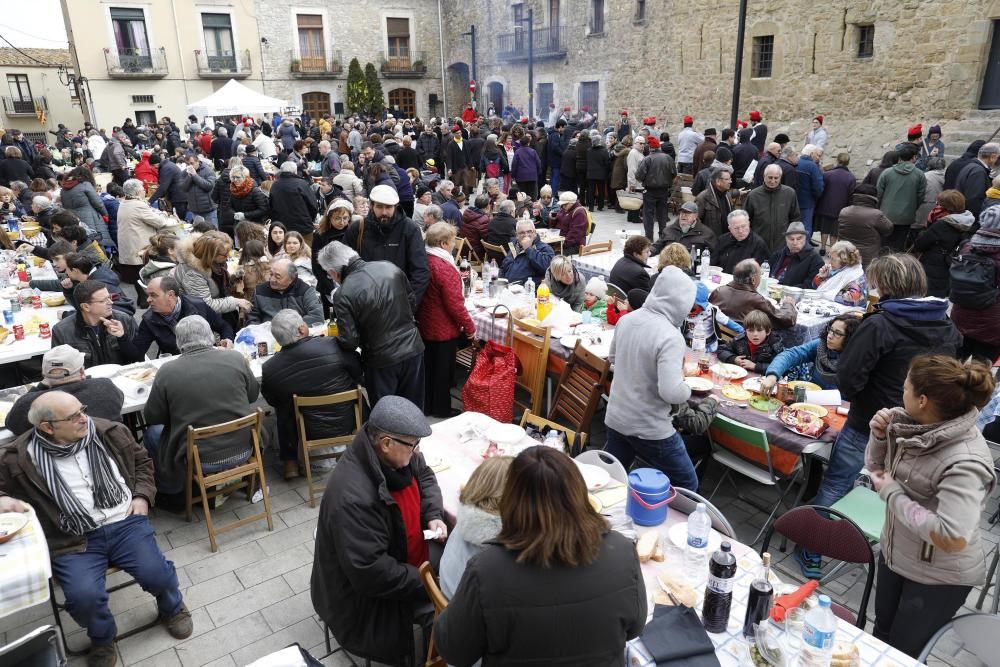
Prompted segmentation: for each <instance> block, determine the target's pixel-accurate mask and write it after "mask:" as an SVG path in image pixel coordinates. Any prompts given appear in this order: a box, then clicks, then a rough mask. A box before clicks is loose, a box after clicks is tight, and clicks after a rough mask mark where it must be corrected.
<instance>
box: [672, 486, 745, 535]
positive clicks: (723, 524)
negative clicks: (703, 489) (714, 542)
mask: <svg viewBox="0 0 1000 667" xmlns="http://www.w3.org/2000/svg"><path fill="white" fill-rule="evenodd" d="M674 489H675V490H676V491H677V495H676V496H674V499H673V500H671V501H670V506H671V507H672V508H674V509H676V510H678V511H680V512H684V513H685V514H687V515H688V516H690V515H691V514H692V513H693V512H694V511H695V510H696V509H697V508H698V503H705V509H706V510H707V511H708V516H709V518H710V519H712V528H714V529H715V530H717V531H718V532H720V533H722V534H723V535H725V536H726V537H728V538H731V539H736V531H735V530H733V525H732V524H731V523H729V519H727V518H726V515H725V514H723V513H722V510H720V509H719V508H718V507H716V506H715V505H713V504H712V503H711V502H710V501H709V500H708V498H705V497H704V496H701V495H699V494H697V493H695V492H694V491H688V490H687V489H685V488H683V487H680V486H675V487H674Z"/></svg>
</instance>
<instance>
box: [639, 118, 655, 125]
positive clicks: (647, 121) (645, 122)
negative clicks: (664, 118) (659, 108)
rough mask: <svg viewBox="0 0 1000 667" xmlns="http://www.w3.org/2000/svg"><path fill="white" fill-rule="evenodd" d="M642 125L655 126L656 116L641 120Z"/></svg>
mask: <svg viewBox="0 0 1000 667" xmlns="http://www.w3.org/2000/svg"><path fill="white" fill-rule="evenodd" d="M642 124H643V125H656V116H646V117H645V118H643V119H642Z"/></svg>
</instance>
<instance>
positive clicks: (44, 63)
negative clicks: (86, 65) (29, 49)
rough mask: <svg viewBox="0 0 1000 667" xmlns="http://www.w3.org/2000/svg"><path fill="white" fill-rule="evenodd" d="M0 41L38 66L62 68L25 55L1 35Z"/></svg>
mask: <svg viewBox="0 0 1000 667" xmlns="http://www.w3.org/2000/svg"><path fill="white" fill-rule="evenodd" d="M0 39H2V40H3V41H5V42H7V44H8V45H10V48H12V49H14V50H15V51H17V52H18V53H20V54H21V55H22V56H24V57H25V58H27V59H28V60H34V61H35V62H36V63H38V64H39V65H45V66H46V67H62V65H57V64H56V63H47V62H44V61H42V60H39V59H38V58H35V57H34V56H31V55H28V54H27V53H25V52H24V51H22V50H21V49H19V48H17V47H16V46H14V45H13V44H11V43H10V40H9V39H7V38H6V37H4V36H3V35H0Z"/></svg>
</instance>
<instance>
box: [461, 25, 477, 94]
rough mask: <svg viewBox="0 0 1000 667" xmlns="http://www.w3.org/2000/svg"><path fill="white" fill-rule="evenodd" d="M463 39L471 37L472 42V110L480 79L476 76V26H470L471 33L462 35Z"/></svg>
mask: <svg viewBox="0 0 1000 667" xmlns="http://www.w3.org/2000/svg"><path fill="white" fill-rule="evenodd" d="M461 37H469V38H471V40H472V76H471V77H469V78H470V79H471V80H472V83H473V85H472V86H470V88H469V90H470V91H471V92H472V108H473V109H475V108H476V89H475V86H474V84H475V82H476V81H477V80H478V79H479V77H478V76H476V26H475V25H470V26H469V32H463V33H461Z"/></svg>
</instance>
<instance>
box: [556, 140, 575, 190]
mask: <svg viewBox="0 0 1000 667" xmlns="http://www.w3.org/2000/svg"><path fill="white" fill-rule="evenodd" d="M564 138H565V137H564ZM577 146H578V144H572V145H570V144H568V143H567V144H566V148H565V149H564V150H563V156H562V170H561V172H560V173H561V174H562V178H563V179H566V178H568V179H570V182H571V183H572V182H575V181H576V149H577Z"/></svg>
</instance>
